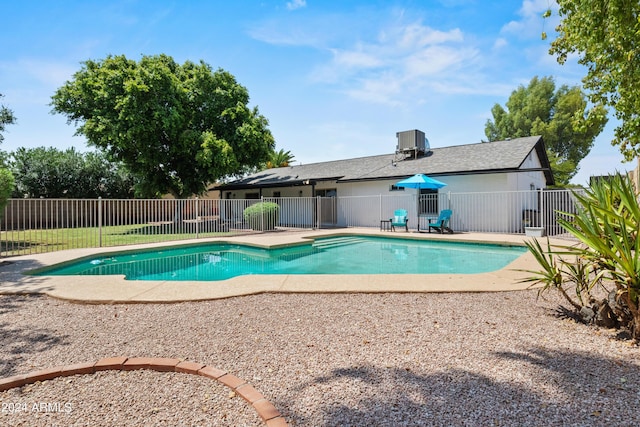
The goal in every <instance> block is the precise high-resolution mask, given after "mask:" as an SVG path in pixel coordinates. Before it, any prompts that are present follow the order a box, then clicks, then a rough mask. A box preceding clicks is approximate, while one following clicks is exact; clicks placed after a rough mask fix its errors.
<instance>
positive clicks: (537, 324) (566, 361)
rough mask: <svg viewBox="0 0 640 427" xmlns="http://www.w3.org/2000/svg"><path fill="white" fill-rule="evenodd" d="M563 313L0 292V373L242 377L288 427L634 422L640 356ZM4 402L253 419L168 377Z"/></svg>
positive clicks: (343, 300)
mask: <svg viewBox="0 0 640 427" xmlns="http://www.w3.org/2000/svg"><path fill="white" fill-rule="evenodd" d="M560 303H561V300H560V299H558V298H557V297H556V296H555V295H554V294H549V295H548V296H547V298H546V299H544V300H542V299H540V300H536V292H535V291H526V292H509V293H475V294H471V293H468V294H286V295H285V294H262V295H254V296H247V297H238V298H230V299H225V300H217V301H208V302H195V303H181V304H140V305H81V304H72V303H68V302H65V301H59V300H54V299H50V298H48V297H44V296H0V336H1V337H2V346H1V347H0V377H7V376H11V375H16V374H20V373H27V372H31V371H34V370H38V369H42V368H48V367H53V366H59V365H67V364H73V363H80V362H89V361H97V360H99V359H101V358H104V357H110V356H129V357H137V356H140V357H143V356H145V357H170V358H181V359H185V360H190V361H194V362H200V363H203V364H206V365H210V366H214V367H217V368H219V369H223V370H226V371H228V372H230V373H233V374H234V375H236V376H238V377H240V378H242V379H244V380H246V381H248V382H249V383H250V384H252V385H253V386H254V387H255V388H256V389H258V390H259V391H260V392H262V393H263V394H264V395H265V397H266V398H267V399H268V400H269V401H271V402H272V403H273V404H274V405H275V406H276V407H277V408H278V409H279V410H280V412H281V413H282V415H283V416H284V417H285V418H286V419H287V421H288V422H289V424H290V425H292V426H405V425H406V426H417V425H429V426H515V425H517V426H543V425H544V426H600V425H603V426H632V425H639V424H640V412H639V411H638V407H639V405H640V348H639V347H638V346H635V345H632V344H631V343H630V342H629V341H625V340H624V339H618V338H617V337H616V332H615V331H610V330H603V329H595V328H592V327H587V326H584V325H580V324H577V323H575V322H573V321H572V320H570V319H564V318H561V317H560V316H559V315H558V313H559V312H558V307H559V304H560ZM38 402H45V403H50V404H54V405H55V404H58V407H59V408H60V410H59V411H54V412H49V413H43V412H39V411H34V410H33V404H34V403H38ZM0 403H1V405H2V408H1V409H2V411H1V412H0V425H28V426H38V425H65V426H67V425H97V426H122V425H185V426H192V425H221V426H222V425H229V426H244V425H246V426H254V425H261V422H260V420H259V418H258V417H257V416H256V414H255V412H254V411H253V410H252V408H251V407H250V406H249V405H248V404H246V403H245V402H244V400H242V398H240V397H238V396H235V397H234V396H231V395H230V394H229V389H228V388H226V387H224V386H222V385H220V384H218V383H217V382H215V381H212V380H208V379H206V378H200V377H196V376H191V375H186V374H177V373H158V372H151V371H128V372H110V371H106V372H100V373H97V374H95V375H84V376H82V375H79V376H73V377H66V378H58V379H54V380H51V381H45V382H42V383H36V384H33V385H29V386H25V387H22V388H19V389H13V390H9V391H6V392H3V393H0ZM10 404H12V405H13V406H11V407H13V408H15V407H16V404H18V405H21V407H26V408H27V410H26V411H21V412H18V413H16V412H15V411H14V413H11V411H10V410H9V409H10ZM50 406H51V405H50ZM54 407H55V406H54Z"/></svg>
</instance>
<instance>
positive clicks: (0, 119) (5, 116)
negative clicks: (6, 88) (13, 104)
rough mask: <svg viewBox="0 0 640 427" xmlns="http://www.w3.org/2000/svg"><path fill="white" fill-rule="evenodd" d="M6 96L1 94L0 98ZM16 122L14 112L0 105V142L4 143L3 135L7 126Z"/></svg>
mask: <svg viewBox="0 0 640 427" xmlns="http://www.w3.org/2000/svg"><path fill="white" fill-rule="evenodd" d="M3 96H4V95H2V94H1V93H0V98H2V97H3ZM15 122H16V117H15V116H14V115H13V111H11V110H10V109H8V108H7V107H5V106H4V105H2V104H0V142H2V141H4V135H2V133H3V132H4V130H5V126H6V125H12V124H14V123H15Z"/></svg>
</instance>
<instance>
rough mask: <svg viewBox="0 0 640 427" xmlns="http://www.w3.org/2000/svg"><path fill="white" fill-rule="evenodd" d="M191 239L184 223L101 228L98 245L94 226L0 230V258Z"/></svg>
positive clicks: (191, 231)
mask: <svg viewBox="0 0 640 427" xmlns="http://www.w3.org/2000/svg"><path fill="white" fill-rule="evenodd" d="M228 234H229V233H228V232H221V231H206V232H199V233H198V237H214V236H222V235H228ZM195 237H196V232H195V225H194V224H185V225H183V226H181V227H178V229H176V227H175V226H174V224H144V225H127V226H114V227H102V242H100V230H99V229H98V228H97V227H87V228H59V229H51V230H37V229H36V230H21V231H2V232H0V254H1V255H2V256H14V255H26V254H31V253H43V252H53V251H59V250H63V249H77V248H96V247H100V246H102V247H108V246H121V245H134V244H140V243H155V242H166V241H173V240H188V239H195Z"/></svg>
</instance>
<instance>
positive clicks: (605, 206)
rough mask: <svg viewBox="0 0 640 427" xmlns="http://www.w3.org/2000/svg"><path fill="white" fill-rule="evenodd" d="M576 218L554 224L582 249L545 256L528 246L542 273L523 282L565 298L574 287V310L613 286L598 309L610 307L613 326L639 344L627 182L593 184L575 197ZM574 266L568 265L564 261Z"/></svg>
mask: <svg viewBox="0 0 640 427" xmlns="http://www.w3.org/2000/svg"><path fill="white" fill-rule="evenodd" d="M574 195H575V198H576V207H577V211H576V213H567V212H562V216H559V218H558V223H559V224H561V225H562V226H563V227H564V228H565V229H566V230H567V231H568V232H569V233H571V234H572V235H573V236H574V237H576V238H577V239H578V240H579V241H580V243H581V244H579V245H573V246H568V245H567V246H554V247H553V248H552V246H551V245H550V244H549V243H548V239H547V249H546V250H544V249H542V247H541V246H540V244H539V243H538V242H537V241H536V242H535V243H534V242H528V243H527V246H528V248H529V250H530V252H531V253H532V254H533V255H534V256H535V258H536V260H537V261H538V263H539V264H540V266H541V267H542V270H541V271H537V272H534V271H530V272H532V273H534V276H532V277H530V278H528V279H525V281H531V282H534V283H542V284H543V285H544V286H543V287H542V288H541V290H540V292H544V291H546V290H548V289H551V288H555V289H558V290H560V292H562V293H563V295H564V296H565V298H568V294H567V292H566V287H567V285H572V286H575V288H576V295H577V297H578V301H577V302H576V301H574V300H573V299H571V301H572V305H573V306H574V308H576V309H578V306H585V304H592V303H593V297H592V296H591V295H592V294H591V291H592V289H593V288H594V287H595V286H596V285H598V284H599V285H603V284H604V283H612V284H613V285H614V286H615V293H614V295H613V297H612V298H605V299H603V300H601V301H598V302H597V305H598V306H600V307H602V306H605V305H606V306H608V307H607V308H608V309H611V311H612V312H613V313H614V314H615V315H616V317H617V318H616V323H618V324H620V325H622V326H624V327H626V328H628V329H629V331H630V332H631V336H632V337H633V339H634V340H636V341H639V342H640V310H639V303H640V301H639V295H640V250H639V249H640V240H639V239H638V227H639V225H640V206H639V204H638V194H637V192H636V191H635V189H634V187H633V184H632V183H631V181H630V179H629V178H628V177H626V176H622V175H620V174H616V175H613V176H611V177H609V179H607V180H599V181H597V182H595V183H593V184H592V185H591V186H590V188H589V189H587V190H586V191H585V193H584V194H578V193H574ZM568 255H569V256H571V258H574V259H575V260H576V261H575V262H574V263H568V262H567V261H565V258H563V256H564V257H566V256H568Z"/></svg>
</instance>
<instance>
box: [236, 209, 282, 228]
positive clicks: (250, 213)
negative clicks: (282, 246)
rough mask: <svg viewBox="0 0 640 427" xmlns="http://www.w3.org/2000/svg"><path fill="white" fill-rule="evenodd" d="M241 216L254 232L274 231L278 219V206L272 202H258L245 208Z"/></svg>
mask: <svg viewBox="0 0 640 427" xmlns="http://www.w3.org/2000/svg"><path fill="white" fill-rule="evenodd" d="M243 216H244V220H245V221H246V222H247V223H248V224H249V227H251V228H252V229H254V230H260V231H265V230H275V228H276V225H277V224H278V221H279V219H280V206H279V205H278V204H277V203H272V202H259V203H256V204H253V205H251V206H249V207H248V208H246V209H245V210H244V212H243Z"/></svg>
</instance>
